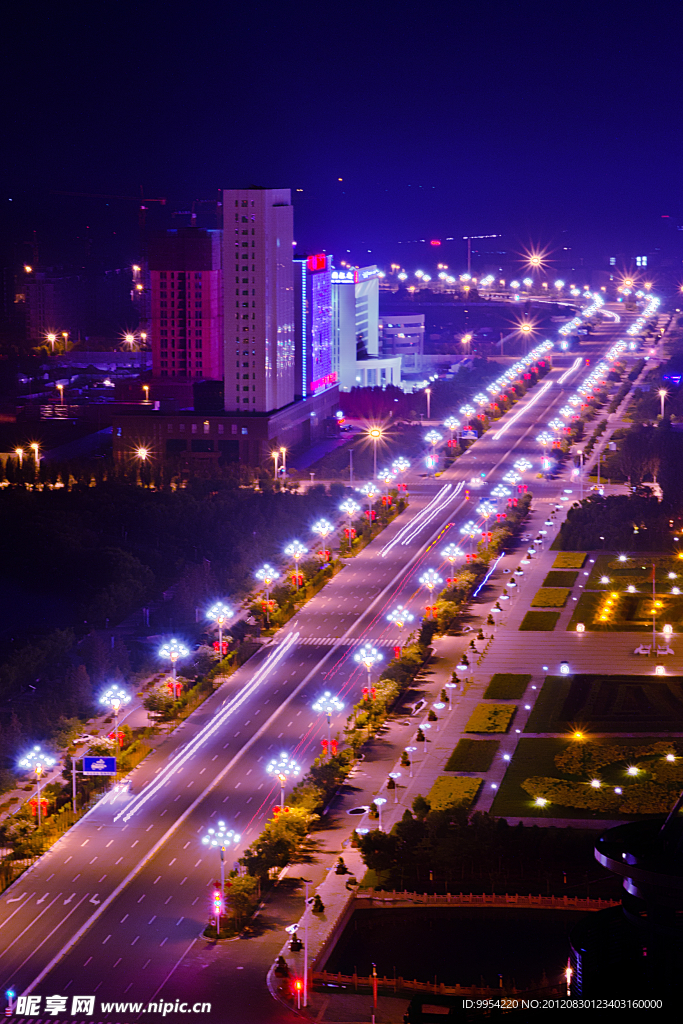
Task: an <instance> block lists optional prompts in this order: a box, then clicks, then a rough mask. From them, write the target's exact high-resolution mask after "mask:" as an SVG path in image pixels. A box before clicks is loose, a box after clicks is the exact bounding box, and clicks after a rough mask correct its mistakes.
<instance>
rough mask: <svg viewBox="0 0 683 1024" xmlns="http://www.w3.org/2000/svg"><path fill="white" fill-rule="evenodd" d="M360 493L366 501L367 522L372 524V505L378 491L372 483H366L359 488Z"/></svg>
mask: <svg viewBox="0 0 683 1024" xmlns="http://www.w3.org/2000/svg"><path fill="white" fill-rule="evenodd" d="M360 493H361V494H364V495H365V497H366V498H367V499H368V522H372V503H373V501H374V500H375V498H376V497H377V495H378V494H379V490H378V489H377V488H376V487H375V485H374V484H373V483H367V484H363V486H362V487H361V488H360Z"/></svg>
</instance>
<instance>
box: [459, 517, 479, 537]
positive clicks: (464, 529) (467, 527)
mask: <svg viewBox="0 0 683 1024" xmlns="http://www.w3.org/2000/svg"><path fill="white" fill-rule="evenodd" d="M460 533H461V534H462V536H463V537H469V539H470V540H474V538H475V536H476V533H477V524H476V523H475V522H474V520H473V519H470V520H469V521H468V522H466V523H465V524H464V525H463V526H461V527H460Z"/></svg>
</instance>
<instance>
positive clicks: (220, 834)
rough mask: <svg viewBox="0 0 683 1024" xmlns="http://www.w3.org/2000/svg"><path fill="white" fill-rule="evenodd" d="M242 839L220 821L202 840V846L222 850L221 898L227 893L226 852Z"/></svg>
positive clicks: (208, 830)
mask: <svg viewBox="0 0 683 1024" xmlns="http://www.w3.org/2000/svg"><path fill="white" fill-rule="evenodd" d="M241 838H242V837H241V835H239V834H238V833H237V832H235V830H234V829H233V828H231V829H228V827H227V825H226V824H225V822H224V821H219V822H218V826H217V827H216V828H210V829H207V833H206V835H205V836H204V837H203V838H202V846H210V847H211V848H212V849H214V850H215V849H218V850H220V854H221V896H222V895H223V894H224V893H225V851H226V850H227V849H228V848H229V847H231V846H237V844H238V843H239V841H240V839H241Z"/></svg>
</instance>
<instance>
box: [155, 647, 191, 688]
mask: <svg viewBox="0 0 683 1024" xmlns="http://www.w3.org/2000/svg"><path fill="white" fill-rule="evenodd" d="M189 653H190V650H189V648H188V647H186V646H185V644H181V643H180V641H179V640H169V642H168V643H167V644H164V645H163V647H161V648H160V650H159V657H160V658H168V659H169V660H170V662H171V675H172V676H173V682H174V683H175V678H176V662H177V661H178V659H179V658H186V657H187V656H188V654H189Z"/></svg>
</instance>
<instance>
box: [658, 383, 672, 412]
mask: <svg viewBox="0 0 683 1024" xmlns="http://www.w3.org/2000/svg"><path fill="white" fill-rule="evenodd" d="M657 394H658V395H659V399H660V402H661V408H662V419H664V400H665V399H666V398H668V396H669V392H668V391H667V390H666V389H665V388H661V389H660V390H659V391H658V392H657Z"/></svg>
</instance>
